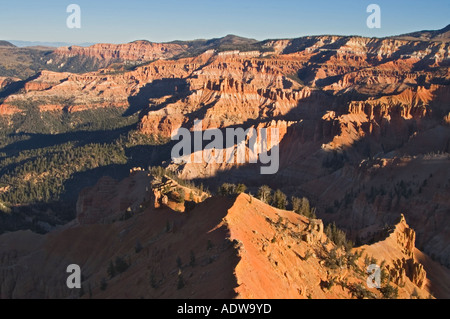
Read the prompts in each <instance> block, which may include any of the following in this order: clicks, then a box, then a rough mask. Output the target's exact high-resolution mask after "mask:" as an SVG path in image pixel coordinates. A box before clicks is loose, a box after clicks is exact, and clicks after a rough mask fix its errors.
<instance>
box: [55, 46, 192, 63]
mask: <svg viewBox="0 0 450 319" xmlns="http://www.w3.org/2000/svg"><path fill="white" fill-rule="evenodd" d="M186 48H187V45H180V44H171V43H166V44H163V43H153V42H149V41H134V42H131V43H126V44H109V43H100V44H94V45H92V46H89V47H80V46H76V45H75V46H70V47H61V48H58V49H56V50H55V51H54V52H53V56H54V57H55V61H52V63H58V61H57V60H58V59H60V60H63V59H67V58H72V57H87V58H93V59H95V60H97V61H98V63H99V66H102V67H106V66H108V65H110V64H111V63H113V62H145V61H152V60H156V59H169V58H171V57H173V56H175V55H178V54H180V53H182V52H184V51H185V50H186Z"/></svg>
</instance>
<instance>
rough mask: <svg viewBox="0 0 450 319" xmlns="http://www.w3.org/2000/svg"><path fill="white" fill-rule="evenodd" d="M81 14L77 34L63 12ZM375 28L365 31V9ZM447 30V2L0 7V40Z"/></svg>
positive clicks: (53, 2)
mask: <svg viewBox="0 0 450 319" xmlns="http://www.w3.org/2000/svg"><path fill="white" fill-rule="evenodd" d="M71 3H75V4H78V5H80V7H81V18H82V19H81V29H68V28H67V27H66V19H67V17H68V15H69V14H68V13H66V8H67V6H68V5H69V4H71ZM371 3H376V4H378V5H380V7H381V17H382V24H381V29H369V28H367V26H366V19H367V17H368V15H369V14H368V13H366V8H367V6H368V5H369V4H371ZM447 24H450V1H449V0H427V1H417V0H371V1H364V0H363V1H361V0H342V1H339V0H314V1H303V0H276V1H267V0H227V1H215V0H164V1H152V0H127V1H117V0H110V1H100V0H70V1H64V0H27V1H22V0H14V1H13V0H11V1H5V0H0V40H27V41H62V42H72V43H81V42H112V43H124V42H130V41H133V40H137V39H147V40H150V41H156V42H165V41H172V40H189V39H198V38H214V37H221V36H224V35H227V34H236V35H240V36H244V37H250V38H255V39H258V40H263V39H268V38H293V37H299V36H303V35H314V34H342V35H352V34H356V35H364V36H385V35H395V34H401V33H406V32H411V31H418V30H423V29H440V28H443V27H445V26H446V25H447Z"/></svg>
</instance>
